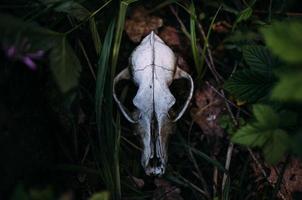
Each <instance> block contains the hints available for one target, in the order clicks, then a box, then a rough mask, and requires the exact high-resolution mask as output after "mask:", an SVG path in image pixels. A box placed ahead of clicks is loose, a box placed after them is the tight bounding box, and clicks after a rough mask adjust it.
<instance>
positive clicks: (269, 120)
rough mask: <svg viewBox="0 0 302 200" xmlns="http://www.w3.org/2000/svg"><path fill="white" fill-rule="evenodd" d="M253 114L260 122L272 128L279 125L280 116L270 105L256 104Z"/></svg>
mask: <svg viewBox="0 0 302 200" xmlns="http://www.w3.org/2000/svg"><path fill="white" fill-rule="evenodd" d="M253 114H254V116H255V118H256V120H257V122H258V123H259V124H262V125H264V126H265V125H268V126H269V127H270V128H277V127H278V125H279V116H278V114H277V113H276V112H275V111H274V110H273V109H272V108H271V107H270V106H267V105H262V104H256V105H254V106H253Z"/></svg>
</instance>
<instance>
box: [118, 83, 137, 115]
mask: <svg viewBox="0 0 302 200" xmlns="http://www.w3.org/2000/svg"><path fill="white" fill-rule="evenodd" d="M115 90H116V95H117V96H118V98H119V99H121V101H122V103H123V105H124V106H125V107H126V108H127V109H128V110H129V112H131V113H132V112H134V111H135V110H137V108H136V107H135V106H134V105H133V103H132V100H133V98H134V97H135V95H136V93H137V91H138V87H137V86H136V85H135V84H134V83H133V82H132V81H130V80H121V81H120V82H119V83H118V84H117V85H116V86H115Z"/></svg>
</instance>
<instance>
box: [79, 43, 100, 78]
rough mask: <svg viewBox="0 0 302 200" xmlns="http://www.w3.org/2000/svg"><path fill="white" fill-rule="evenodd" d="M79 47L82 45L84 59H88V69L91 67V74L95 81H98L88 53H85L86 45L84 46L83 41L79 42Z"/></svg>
mask: <svg viewBox="0 0 302 200" xmlns="http://www.w3.org/2000/svg"><path fill="white" fill-rule="evenodd" d="M79 45H80V48H81V50H82V52H83V55H84V57H85V59H86V61H87V64H88V67H89V69H90V72H91V75H92V77H93V79H94V80H96V75H95V72H94V70H93V67H92V65H91V63H90V60H89V58H88V55H87V53H86V51H85V48H84V45H83V43H82V41H81V40H79Z"/></svg>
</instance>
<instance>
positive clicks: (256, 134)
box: [231, 124, 270, 147]
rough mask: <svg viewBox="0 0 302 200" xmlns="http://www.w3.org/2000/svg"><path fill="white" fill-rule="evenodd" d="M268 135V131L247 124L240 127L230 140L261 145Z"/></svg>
mask: <svg viewBox="0 0 302 200" xmlns="http://www.w3.org/2000/svg"><path fill="white" fill-rule="evenodd" d="M269 137H270V131H262V130H259V128H258V127H257V126H254V125H251V124H248V125H246V126H244V127H242V128H240V129H239V130H238V131H237V132H236V133H235V134H234V136H233V137H232V139H231V140H232V142H234V143H237V144H241V145H245V146H250V147H261V146H263V145H264V144H265V143H266V141H267V140H268V139H269Z"/></svg>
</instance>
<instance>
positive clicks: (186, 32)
mask: <svg viewBox="0 0 302 200" xmlns="http://www.w3.org/2000/svg"><path fill="white" fill-rule="evenodd" d="M169 8H170V10H171V12H172V13H173V15H174V16H175V17H176V19H177V21H178V23H179V24H180V28H181V30H182V32H183V33H184V34H185V36H186V37H187V38H189V39H190V34H189V32H188V30H187V29H186V26H185V25H184V23H183V22H182V21H181V19H180V18H179V16H178V14H177V12H176V11H175V9H174V8H173V6H169Z"/></svg>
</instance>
